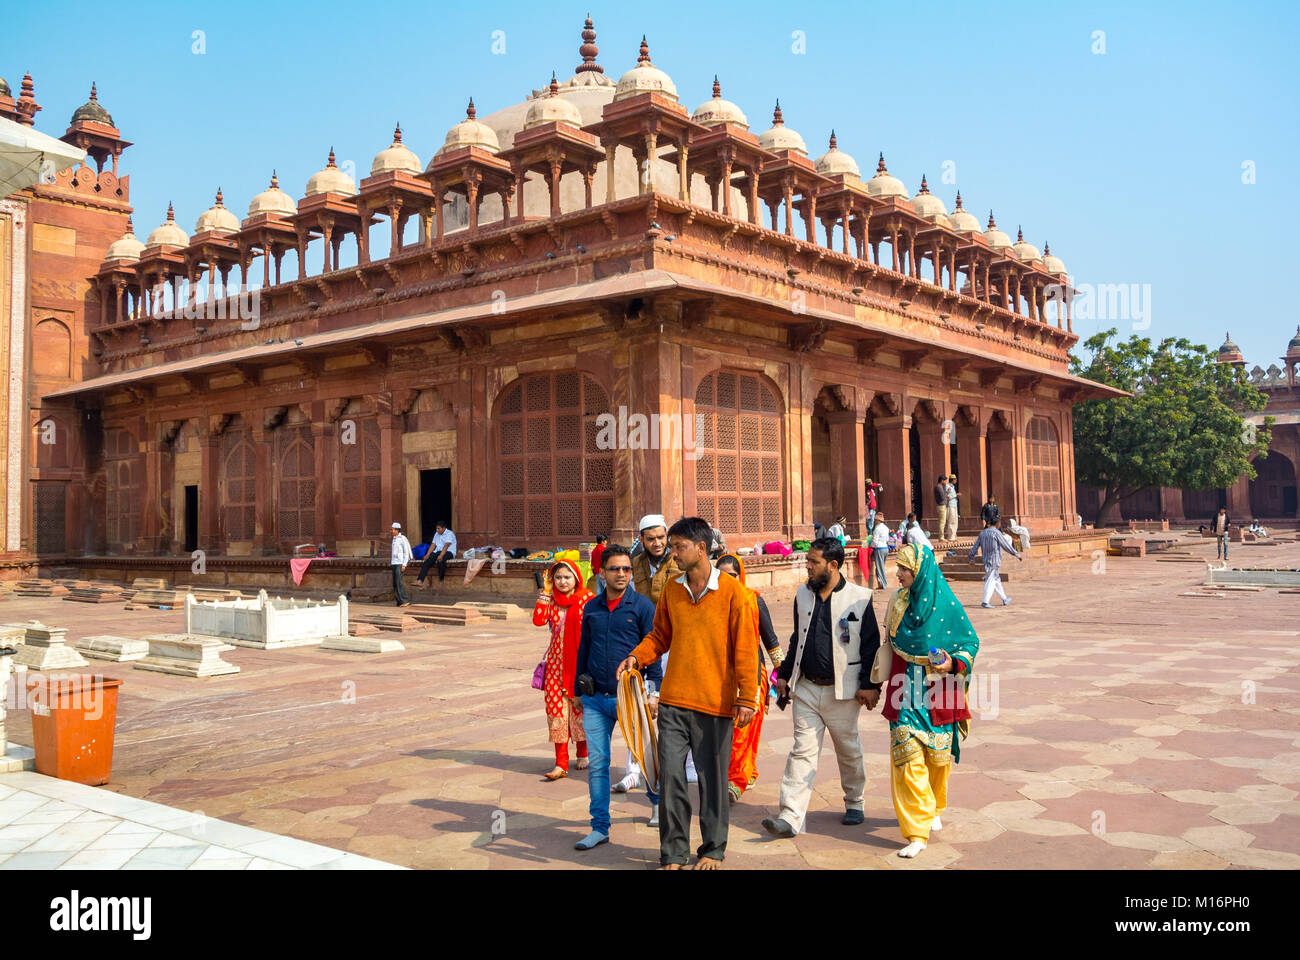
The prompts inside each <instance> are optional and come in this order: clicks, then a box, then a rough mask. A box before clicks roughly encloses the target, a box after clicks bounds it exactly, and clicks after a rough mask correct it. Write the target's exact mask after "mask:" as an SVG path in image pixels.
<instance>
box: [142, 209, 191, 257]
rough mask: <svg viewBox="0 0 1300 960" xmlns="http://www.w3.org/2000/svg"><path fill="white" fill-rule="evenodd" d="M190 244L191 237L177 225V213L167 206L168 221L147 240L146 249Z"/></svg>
mask: <svg viewBox="0 0 1300 960" xmlns="http://www.w3.org/2000/svg"><path fill="white" fill-rule="evenodd" d="M189 242H190V238H189V235H188V234H186V232H185V231H184V230H182V229H181V228H180V226H179V225H178V224H177V223H176V211H175V210H173V209H172V205H171V204H170V203H169V204H167V219H166V220H164V221H163V222H162V223H160V224H159V225H158V226H156V227H154V228H153V230H152V231H151V232H150V234H149V238H148V239H147V240H145V242H144V245H145V246H146V247H161V246H168V247H184V246H188V245H189Z"/></svg>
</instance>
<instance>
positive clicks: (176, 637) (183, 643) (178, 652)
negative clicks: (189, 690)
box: [135, 633, 239, 677]
mask: <svg viewBox="0 0 1300 960" xmlns="http://www.w3.org/2000/svg"><path fill="white" fill-rule="evenodd" d="M143 639H144V640H145V641H146V642H147V643H148V644H149V655H148V656H146V657H144V658H142V659H140V660H137V661H136V662H135V668H136V669H137V670H150V671H153V672H155V673H170V674H174V675H175V676H178V677H219V676H224V675H225V674H229V673H238V672H239V667H237V666H235V665H234V664H233V663H227V662H226V661H225V660H222V659H221V653H222V651H224V650H229V649H231V647H230V644H228V643H226V642H225V641H224V640H222V639H220V638H219V637H200V636H194V635H191V634H186V633H157V634H153V635H151V636H148V637H144V638H143Z"/></svg>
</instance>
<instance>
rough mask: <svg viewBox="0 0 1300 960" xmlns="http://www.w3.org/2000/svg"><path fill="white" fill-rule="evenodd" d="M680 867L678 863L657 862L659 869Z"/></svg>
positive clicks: (676, 868)
mask: <svg viewBox="0 0 1300 960" xmlns="http://www.w3.org/2000/svg"><path fill="white" fill-rule="evenodd" d="M681 868H682V865H681V864H680V863H661V864H659V869H660V870H680V869H681Z"/></svg>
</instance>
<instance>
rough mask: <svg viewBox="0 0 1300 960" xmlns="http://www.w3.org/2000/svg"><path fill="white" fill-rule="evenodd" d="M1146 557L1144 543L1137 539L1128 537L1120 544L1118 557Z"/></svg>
mask: <svg viewBox="0 0 1300 960" xmlns="http://www.w3.org/2000/svg"><path fill="white" fill-rule="evenodd" d="M1146 555H1147V545H1146V541H1145V540H1142V539H1140V538H1138V537H1128V538H1126V539H1125V540H1124V541H1123V542H1122V543H1121V544H1120V556H1123V557H1145V556H1146Z"/></svg>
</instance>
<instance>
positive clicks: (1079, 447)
mask: <svg viewBox="0 0 1300 960" xmlns="http://www.w3.org/2000/svg"><path fill="white" fill-rule="evenodd" d="M1115 336H1116V331H1115V330H1114V329H1111V330H1106V331H1103V332H1101V333H1097V334H1095V335H1093V336H1092V337H1090V338H1089V339H1088V340H1087V341H1085V342H1084V344H1083V347H1084V349H1085V350H1086V351H1088V353H1089V357H1088V359H1086V360H1085V359H1082V358H1080V357H1077V356H1075V357H1071V359H1070V369H1071V372H1073V373H1074V374H1076V375H1077V376H1081V377H1086V378H1088V379H1089V380H1096V381H1097V382H1099V383H1105V384H1108V385H1109V386H1112V387H1118V388H1119V389H1121V390H1125V391H1127V392H1128V393H1130V394H1132V396H1129V397H1115V398H1111V399H1105V400H1085V401H1084V402H1082V403H1079V404H1076V405H1075V407H1074V460H1075V476H1076V479H1077V480H1078V481H1079V482H1080V483H1082V484H1085V485H1087V486H1090V487H1098V488H1100V489H1102V490H1104V491H1105V495H1104V497H1103V500H1102V505H1101V510H1100V515H1101V517H1104V516H1106V513H1107V511H1108V510H1109V509H1110V508H1111V507H1112V506H1113V505H1115V504H1117V503H1118V502H1119V500H1120V499H1121V495H1120V491H1121V490H1125V489H1126V490H1127V491H1128V492H1127V493H1124V494H1123V496H1125V497H1127V496H1132V495H1133V494H1136V493H1139V492H1140V491H1142V490H1145V489H1147V488H1148V487H1181V488H1186V489H1192V490H1207V489H1212V488H1216V487H1228V486H1231V485H1232V484H1233V483H1234V482H1236V479H1237V478H1238V477H1239V476H1241V475H1242V474H1243V473H1244V474H1247V475H1248V476H1250V477H1251V478H1252V479H1253V478H1254V476H1255V471H1254V468H1253V467H1251V465H1250V458H1251V457H1253V456H1255V455H1257V454H1259V453H1263V452H1264V451H1266V450H1267V449H1268V443H1269V436H1270V430H1269V427H1270V426H1271V424H1272V423H1273V418H1272V417H1268V418H1266V419H1265V421H1264V426H1262V427H1258V428H1256V427H1253V426H1252V425H1249V424H1247V423H1246V420H1245V415H1246V414H1249V413H1252V412H1254V411H1257V410H1262V409H1264V406H1265V404H1266V403H1267V402H1268V398H1267V395H1266V394H1265V393H1264V392H1263V391H1262V390H1260V389H1259V388H1257V387H1255V386H1254V385H1253V384H1251V383H1250V382H1249V381H1248V380H1247V379H1246V375H1245V373H1244V371H1242V370H1241V369H1239V368H1237V367H1234V366H1232V365H1231V364H1226V363H1218V362H1216V360H1217V354H1215V352H1214V351H1213V350H1211V349H1209V348H1208V347H1205V346H1200V345H1196V344H1193V343H1191V342H1190V341H1189V340H1186V339H1185V338H1182V337H1166V338H1165V339H1163V340H1161V341H1160V342H1159V343H1158V344H1156V345H1154V346H1153V345H1152V342H1151V340H1150V338H1148V337H1139V336H1137V335H1136V334H1135V335H1133V336H1132V337H1130V338H1129V339H1128V341H1127V342H1123V341H1117V342H1114V343H1112V342H1111V341H1112V340H1113V339H1114V338H1115ZM1099 519H1100V517H1099Z"/></svg>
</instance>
